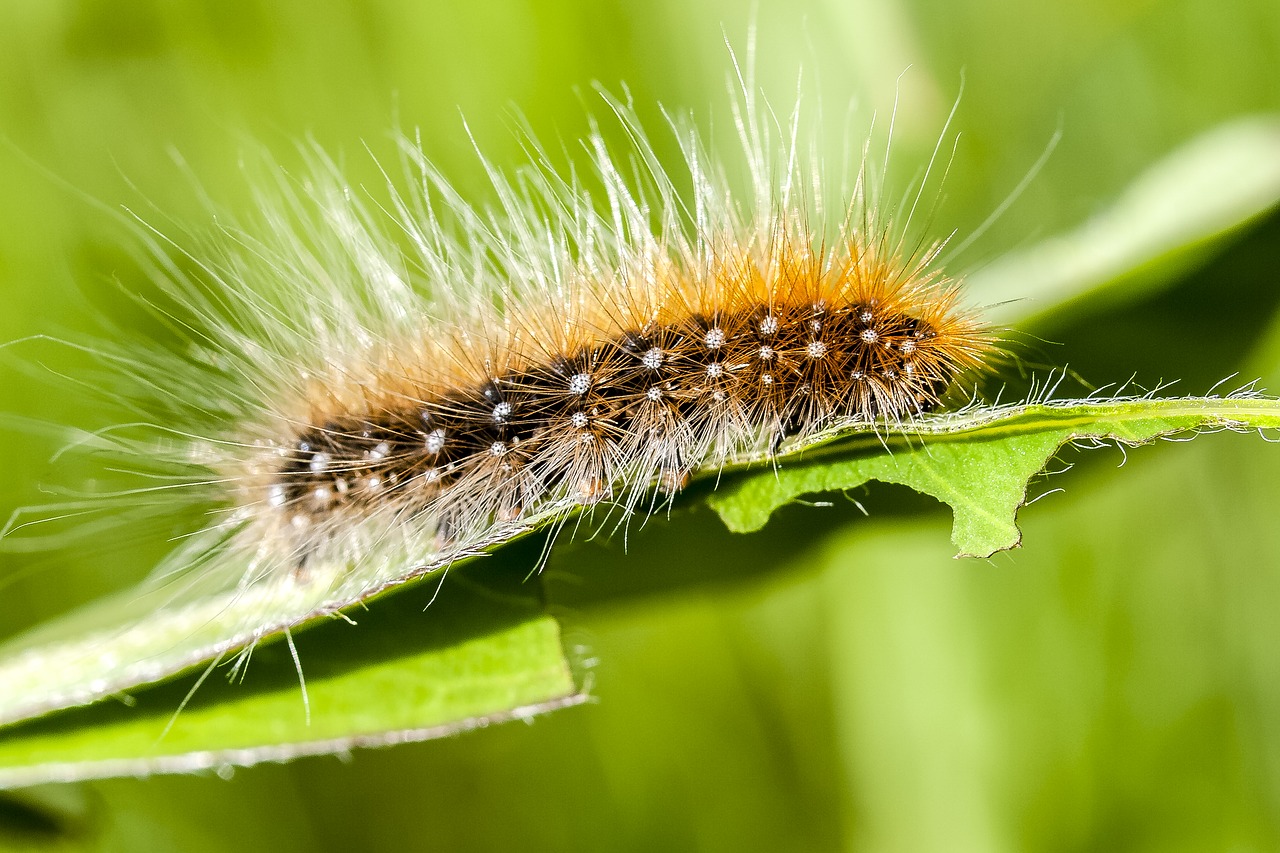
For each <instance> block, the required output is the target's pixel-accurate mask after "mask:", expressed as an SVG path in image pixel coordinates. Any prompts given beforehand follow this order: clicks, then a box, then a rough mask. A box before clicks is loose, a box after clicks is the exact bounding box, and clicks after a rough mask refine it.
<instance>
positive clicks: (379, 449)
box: [364, 441, 391, 459]
mask: <svg viewBox="0 0 1280 853" xmlns="http://www.w3.org/2000/svg"><path fill="white" fill-rule="evenodd" d="M390 452H391V445H389V444H387V443H386V442H385V441H380V442H378V443H377V444H376V445H374V447H373V449H372V450H369V451H366V452H365V454H364V458H365V459H386V458H387V454H388V453H390Z"/></svg>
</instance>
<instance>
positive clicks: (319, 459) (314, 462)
mask: <svg viewBox="0 0 1280 853" xmlns="http://www.w3.org/2000/svg"><path fill="white" fill-rule="evenodd" d="M332 458H333V457H332V456H330V455H329V454H328V453H325V452H323V451H321V452H320V453H317V454H316V455H315V456H312V457H311V463H310V464H309V465H308V466H307V467H308V468H310V469H311V473H312V474H323V473H324V472H325V470H326V469H327V468H328V467H329V461H330V460H331V459H332Z"/></svg>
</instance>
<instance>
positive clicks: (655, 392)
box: [644, 385, 662, 403]
mask: <svg viewBox="0 0 1280 853" xmlns="http://www.w3.org/2000/svg"><path fill="white" fill-rule="evenodd" d="M644 396H645V398H646V399H648V400H649V401H650V402H652V403H656V402H658V401H659V400H661V399H662V389H661V388H659V387H658V386H657V385H654V386H653V387H652V388H650V389H649V390H648V391H645V392H644Z"/></svg>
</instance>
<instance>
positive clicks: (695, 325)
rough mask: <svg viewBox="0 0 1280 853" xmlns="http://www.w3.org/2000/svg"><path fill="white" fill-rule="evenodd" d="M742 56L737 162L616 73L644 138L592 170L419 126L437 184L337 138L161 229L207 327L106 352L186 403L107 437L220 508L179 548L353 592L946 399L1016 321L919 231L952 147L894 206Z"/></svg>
mask: <svg viewBox="0 0 1280 853" xmlns="http://www.w3.org/2000/svg"><path fill="white" fill-rule="evenodd" d="M740 82H741V88H740V90H739V91H740V92H741V93H742V95H741V100H740V103H739V104H738V108H737V109H736V111H735V124H736V127H737V130H738V133H737V137H738V139H737V148H738V149H739V150H740V151H741V156H740V157H738V158H733V157H726V156H724V155H723V154H721V155H720V156H712V155H711V154H709V153H708V152H709V147H708V146H707V144H706V143H704V141H703V139H702V137H701V136H700V135H699V134H698V133H697V132H695V131H694V130H692V129H691V124H690V123H689V122H687V121H685V120H681V119H679V118H670V119H669V128H670V130H671V132H672V133H673V134H674V137H675V139H676V141H677V142H678V145H679V151H680V153H681V157H680V160H679V163H678V166H677V167H673V168H669V167H666V166H664V165H662V164H661V163H660V161H659V158H658V155H657V154H656V153H655V146H654V145H653V144H652V143H651V142H650V141H649V139H648V137H647V135H646V130H645V128H644V127H643V126H642V124H641V122H640V121H639V119H637V118H636V114H635V111H634V109H633V107H632V105H631V104H629V103H626V102H624V101H620V100H618V99H615V98H613V97H610V96H608V95H603V97H604V101H605V103H606V104H607V105H608V107H609V109H610V110H611V112H612V114H613V115H614V116H615V117H616V118H617V123H618V127H619V128H620V129H621V130H622V132H623V133H622V136H623V137H624V139H625V143H624V144H623V146H622V149H621V150H620V151H619V150H616V148H617V146H612V147H611V146H610V145H609V144H608V143H607V142H606V141H605V137H604V135H603V134H602V133H601V132H600V131H599V130H598V129H597V130H595V131H594V132H593V133H592V135H591V136H589V137H588V138H587V139H586V140H584V144H585V147H586V149H587V151H588V152H589V157H588V166H587V168H586V169H585V170H580V171H578V172H566V171H564V170H557V169H555V168H553V167H551V166H549V165H547V164H548V163H549V162H550V161H551V158H550V157H549V156H548V155H547V153H546V152H545V151H543V150H542V149H541V148H539V147H538V146H537V144H536V143H534V142H529V143H528V145H529V150H530V152H531V155H532V156H531V157H530V161H529V163H528V164H526V165H525V166H523V167H521V168H518V169H516V170H515V171H512V172H504V171H503V170H500V169H498V168H497V167H495V166H493V165H492V164H490V163H489V162H488V161H483V162H484V166H485V169H486V172H487V174H488V176H489V179H490V183H491V185H492V190H493V198H494V199H495V202H494V203H492V204H490V205H489V206H487V207H482V206H477V205H475V204H473V203H471V202H470V201H468V200H467V199H466V198H464V196H463V195H462V193H460V192H459V191H458V190H456V189H455V188H454V187H453V185H452V184H451V183H450V181H449V180H448V179H447V178H446V177H445V176H444V175H443V174H442V173H441V172H440V171H439V170H438V169H437V168H436V167H435V166H434V165H433V164H432V163H431V162H430V160H429V159H428V158H427V157H426V155H425V154H424V153H423V152H422V149H421V145H420V144H419V143H418V142H417V141H416V140H413V139H409V138H407V137H406V138H402V139H400V145H399V150H400V153H401V156H402V165H403V166H404V167H405V171H406V173H407V174H409V175H410V176H411V178H412V179H411V181H410V182H409V184H410V188H409V189H407V190H403V189H401V190H396V189H392V190H391V191H390V192H389V194H388V195H389V200H388V201H384V202H373V201H371V200H370V199H369V198H368V197H366V196H364V195H363V194H362V193H361V192H360V191H358V190H356V189H353V188H352V187H350V186H348V184H347V183H346V181H345V180H344V178H343V176H342V174H341V171H340V170H339V169H338V167H337V166H336V165H335V164H334V163H333V162H332V161H331V160H329V159H328V158H327V157H326V156H325V155H324V154H323V153H321V152H319V151H311V152H310V159H311V161H312V171H311V173H310V174H309V175H308V176H307V177H306V178H304V179H302V180H296V179H294V178H292V177H291V176H290V175H288V174H287V173H285V172H284V171H276V172H274V173H273V176H274V180H273V182H272V184H271V186H269V187H267V188H265V189H261V190H260V192H259V198H258V204H257V212H256V214H254V215H253V216H252V217H251V219H250V220H249V221H247V222H244V223H240V222H236V221H234V220H232V219H230V218H228V217H226V216H225V215H222V216H220V219H219V227H217V228H215V229H213V232H212V234H210V235H207V236H206V237H204V238H203V239H202V240H201V239H197V240H196V241H195V242H196V245H195V246H194V247H189V246H187V245H184V244H182V243H181V242H180V241H179V240H177V239H174V238H170V237H168V236H162V235H161V234H160V232H159V231H150V232H148V235H149V236H148V238H147V244H148V254H147V266H148V272H149V276H150V278H151V279H152V280H153V281H154V283H155V284H156V286H157V287H158V288H159V290H160V291H161V292H162V293H164V294H166V295H167V296H168V298H169V300H170V302H171V303H172V304H174V305H177V306H180V308H178V309H162V310H161V313H162V315H163V318H164V319H165V320H166V322H167V323H168V324H169V325H170V326H172V327H174V328H176V329H177V330H178V331H179V332H180V334H181V335H182V336H183V337H184V338H185V339H186V346H185V347H184V348H181V349H178V350H174V349H157V350H154V351H149V352H145V353H141V354H139V353H137V352H127V353H120V354H118V355H112V354H108V355H106V356H105V358H106V360H107V361H109V362H110V364H111V366H112V369H113V370H114V371H116V372H119V373H123V374H125V377H126V378H125V379H124V385H125V386H126V387H131V388H133V389H134V393H135V394H136V389H146V390H145V393H144V394H142V395H140V396H139V397H138V400H137V406H138V408H139V410H140V412H141V413H142V414H143V415H144V416H145V419H147V420H149V421H150V422H151V423H152V424H154V425H155V428H154V429H153V430H152V431H151V432H152V434H151V435H148V436H145V437H143V438H141V439H130V438H127V437H125V436H124V435H114V434H110V433H104V434H103V435H102V436H100V438H101V439H102V440H103V441H104V442H106V443H108V444H109V445H111V449H113V450H114V451H115V452H117V453H119V454H122V455H124V456H126V457H128V458H130V459H132V460H134V462H133V464H134V465H135V466H137V465H138V464H139V460H142V459H146V460H149V464H151V465H157V464H158V465H161V466H165V465H167V466H169V467H168V468H167V469H166V472H167V473H166V476H167V477H169V478H171V482H170V483H169V484H168V485H169V487H170V488H167V489H166V499H168V496H169V495H170V494H172V493H173V489H172V488H171V487H172V486H178V487H180V488H181V489H183V490H185V491H184V492H183V493H184V494H187V495H191V496H194V499H195V500H199V501H205V502H208V503H211V504H212V505H213V506H214V507H215V509H214V510H212V512H211V515H210V516H209V518H210V521H209V523H208V525H207V527H206V529H205V530H204V531H201V532H199V533H197V534H196V535H195V536H193V538H192V539H191V540H190V541H189V542H188V543H187V544H186V545H185V546H184V547H182V548H180V549H178V551H177V552H176V553H175V555H174V556H173V557H172V558H171V559H170V561H169V563H168V564H166V567H162V569H164V570H165V571H171V570H172V569H173V568H174V567H176V566H179V565H193V564H200V563H207V562H212V561H218V562H221V563H223V564H226V565H235V566H237V567H239V568H238V569H237V571H238V572H239V577H238V581H237V582H238V583H239V584H240V585H242V586H248V585H252V584H254V583H256V582H258V581H261V580H263V579H279V578H287V579H292V580H298V579H306V580H308V581H310V582H317V579H326V580H327V581H328V583H329V584H330V585H331V586H333V587H334V588H335V590H339V589H340V590H345V592H336V593H335V595H336V596H337V597H336V599H335V601H341V600H350V599H351V598H353V597H358V595H359V594H360V592H361V591H367V590H369V589H370V588H372V587H373V586H376V585H378V584H385V583H386V582H389V581H393V580H395V579H403V578H405V577H408V576H411V575H413V574H415V573H421V572H422V571H425V570H426V568H427V567H432V566H439V565H443V564H447V563H448V562H449V561H450V560H451V559H454V558H456V557H457V556H461V555H466V554H470V553H474V552H475V551H477V550H479V549H482V548H484V547H485V546H486V545H488V544H490V543H492V542H495V541H499V540H501V539H503V538H505V537H506V536H508V535H510V534H511V533H512V532H513V531H519V530H522V529H527V528H528V527H529V526H531V525H532V524H534V523H536V522H541V521H544V520H550V521H552V522H555V521H558V520H562V519H564V518H566V517H567V516H568V515H570V514H572V513H574V512H576V511H578V510H580V509H583V508H592V510H594V509H598V508H600V507H608V508H609V509H616V510H618V511H620V512H621V513H622V514H623V517H624V518H626V517H631V516H633V515H635V514H646V513H649V512H652V511H654V510H655V508H656V507H658V506H659V505H661V504H662V503H663V502H664V501H665V500H666V499H667V497H669V496H671V495H673V494H674V493H676V492H678V491H679V490H680V489H681V488H682V487H683V486H684V485H685V484H686V483H687V482H688V480H689V479H690V477H691V476H693V475H695V474H697V473H699V472H705V471H716V470H719V469H721V468H723V467H724V466H725V465H726V464H730V463H732V462H734V461H736V460H740V459H749V458H755V459H759V458H773V459H776V457H777V455H778V454H779V452H780V451H781V450H782V449H783V448H784V447H785V448H792V447H802V446H804V445H805V444H806V443H807V442H809V441H811V440H812V439H813V438H814V437H815V436H817V435H819V434H820V433H825V432H827V431H830V430H833V429H843V428H861V429H868V430H881V429H886V428H892V427H893V426H894V425H895V424H901V423H903V422H906V421H908V420H911V419H914V418H917V417H920V416H922V415H924V414H926V413H928V412H929V411H931V410H933V409H935V408H937V407H938V406H939V405H940V404H941V401H942V399H943V397H944V394H945V393H946V391H947V389H948V388H950V387H952V386H953V384H954V383H955V382H956V380H957V378H958V377H960V376H961V375H963V374H965V373H966V372H968V371H972V370H974V369H977V368H980V367H981V366H982V365H983V364H984V361H985V360H986V359H987V358H988V357H989V356H990V354H991V353H992V351H993V348H994V336H993V334H992V332H991V330H990V329H989V328H988V327H987V326H986V325H984V324H983V323H982V321H981V320H980V319H979V317H978V316H977V315H976V313H975V312H973V311H972V310H970V309H968V308H966V307H964V306H963V305H962V303H961V291H960V288H959V285H958V283H957V282H956V281H955V280H954V279H952V278H949V277H948V276H947V275H946V274H945V273H944V271H943V270H942V268H941V266H940V264H939V263H938V256H939V254H940V253H941V250H942V247H943V243H941V242H936V243H928V242H912V241H913V239H914V238H912V237H911V236H910V235H911V234H912V231H911V227H910V226H911V217H912V215H913V214H914V213H915V208H916V206H917V205H918V204H919V202H920V198H921V194H922V193H923V192H924V189H923V185H924V183H925V180H926V179H927V172H926V175H925V178H924V179H922V180H921V181H920V187H919V189H918V190H917V191H916V194H915V196H914V199H913V200H912V201H911V203H910V205H909V206H904V209H903V211H902V212H903V213H904V215H905V221H903V222H895V221H893V217H891V216H890V215H888V214H887V213H886V212H885V211H884V210H882V208H881V206H880V203H879V182H878V180H877V178H876V177H875V176H874V175H873V174H872V173H871V171H870V170H869V166H868V164H869V160H870V158H869V155H868V150H867V148H866V147H864V149H863V152H862V158H861V160H860V162H858V163H856V164H854V165H855V168H854V169H853V171H852V173H851V175H852V177H851V179H850V178H848V177H842V178H841V179H840V180H838V181H833V180H832V179H831V178H830V176H829V175H828V172H827V170H826V169H824V167H823V164H822V163H821V162H820V158H818V157H817V156H816V155H814V154H811V153H807V152H806V151H805V150H803V148H802V146H801V145H800V144H799V143H798V142H797V129H798V127H799V124H800V122H801V120H802V119H801V114H800V112H799V109H798V108H797V111H796V112H795V113H794V114H793V115H792V117H791V121H790V124H789V125H788V126H782V125H780V124H778V123H777V122H776V120H773V121H771V120H770V119H771V118H772V116H773V114H772V113H771V112H769V111H768V110H767V109H762V107H761V105H760V104H759V103H758V101H757V96H756V95H755V94H754V93H753V92H752V87H751V85H750V84H749V83H748V82H747V81H746V80H740ZM935 156H936V151H935ZM735 159H736V160H737V161H738V162H737V163H736V164H735V165H736V166H737V167H738V171H739V177H738V179H737V180H735V178H734V177H731V171H732V167H731V166H730V165H727V164H728V163H732V162H733V161H734V160H735ZM841 165H842V168H843V167H844V164H841ZM844 172H845V173H848V170H847V169H844ZM742 176H745V180H742V179H741V177H742ZM388 183H389V185H391V186H392V187H394V186H395V183H396V182H395V181H394V180H392V179H391V178H390V177H389V178H388ZM744 185H745V186H746V187H747V188H748V189H747V190H746V191H745V192H744V191H743V189H742V187H743V186H744ZM157 434H159V435H161V436H164V437H165V439H166V440H164V441H157V439H156V435H157ZM228 553H230V554H231V555H232V556H230V557H228V556H227V555H228ZM344 596H345V598H344Z"/></svg>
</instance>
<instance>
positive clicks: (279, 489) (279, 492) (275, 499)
mask: <svg viewBox="0 0 1280 853" xmlns="http://www.w3.org/2000/svg"><path fill="white" fill-rule="evenodd" d="M286 502H288V498H287V497H286V496H285V493H284V486H282V485H280V484H279V483H276V484H274V485H273V486H272V487H271V488H269V489H267V504H268V505H269V506H271V507H272V508H274V509H279V508H280V507H282V506H284V505H285V503H286Z"/></svg>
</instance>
